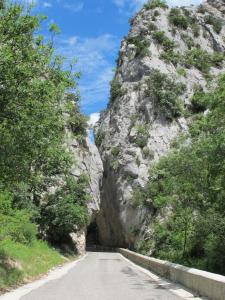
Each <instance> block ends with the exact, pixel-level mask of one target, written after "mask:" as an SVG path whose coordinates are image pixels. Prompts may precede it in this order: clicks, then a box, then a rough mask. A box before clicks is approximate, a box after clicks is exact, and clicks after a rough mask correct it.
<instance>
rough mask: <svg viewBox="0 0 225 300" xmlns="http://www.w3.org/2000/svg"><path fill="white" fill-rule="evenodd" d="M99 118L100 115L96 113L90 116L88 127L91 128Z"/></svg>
mask: <svg viewBox="0 0 225 300" xmlns="http://www.w3.org/2000/svg"><path fill="white" fill-rule="evenodd" d="M99 118H100V113H98V112H96V113H93V114H90V119H89V121H88V125H89V126H91V127H93V126H94V125H95V124H96V123H97V122H98V120H99Z"/></svg>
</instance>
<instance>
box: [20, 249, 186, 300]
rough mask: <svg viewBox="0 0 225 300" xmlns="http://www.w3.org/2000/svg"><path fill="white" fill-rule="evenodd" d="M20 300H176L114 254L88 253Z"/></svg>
mask: <svg viewBox="0 0 225 300" xmlns="http://www.w3.org/2000/svg"><path fill="white" fill-rule="evenodd" d="M20 299H21V300H180V299H185V298H182V297H179V296H177V295H175V294H173V293H172V292H171V291H170V290H169V287H168V286H167V285H161V284H160V282H157V281H155V280H154V279H153V278H151V277H150V276H149V275H148V274H145V272H143V271H141V270H140V268H139V267H136V266H135V265H134V264H132V263H130V262H129V261H127V260H126V259H124V258H123V257H122V255H120V254H118V253H101V252H99V253H96V252H90V253H88V255H87V257H86V258H85V259H83V260H81V261H80V262H78V263H77V265H76V266H75V267H74V268H73V269H71V270H70V271H69V272H68V273H67V274H66V275H65V276H63V277H61V278H59V279H57V280H52V281H50V282H47V283H46V284H44V285H43V286H41V287H39V288H38V289H36V290H33V291H32V292H30V293H29V294H27V295H26V296H23V297H21V298H20Z"/></svg>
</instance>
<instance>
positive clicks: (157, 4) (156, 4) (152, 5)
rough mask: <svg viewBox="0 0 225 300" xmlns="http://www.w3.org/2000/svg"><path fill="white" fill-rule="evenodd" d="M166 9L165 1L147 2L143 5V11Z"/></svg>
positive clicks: (150, 0)
mask: <svg viewBox="0 0 225 300" xmlns="http://www.w3.org/2000/svg"><path fill="white" fill-rule="evenodd" d="M157 7H159V8H168V5H167V4H166V1H164V0H149V1H148V2H147V3H146V4H145V5H144V8H145V9H154V8H157Z"/></svg>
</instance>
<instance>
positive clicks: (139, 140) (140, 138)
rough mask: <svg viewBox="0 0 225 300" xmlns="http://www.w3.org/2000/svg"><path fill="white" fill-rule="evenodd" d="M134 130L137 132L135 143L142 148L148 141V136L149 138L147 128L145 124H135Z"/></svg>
mask: <svg viewBox="0 0 225 300" xmlns="http://www.w3.org/2000/svg"><path fill="white" fill-rule="evenodd" d="M136 130H137V133H136V137H135V143H136V144H137V145H138V146H139V147H141V148H144V147H145V146H146V145H147V143H148V138H149V131H148V128H147V127H146V126H145V125H137V126H136Z"/></svg>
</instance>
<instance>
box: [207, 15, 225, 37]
mask: <svg viewBox="0 0 225 300" xmlns="http://www.w3.org/2000/svg"><path fill="white" fill-rule="evenodd" d="M204 20H205V22H206V24H210V25H212V26H213V30H214V31H215V32H216V33H218V34H219V33H220V32H221V30H222V27H223V22H222V21H221V19H219V18H216V17H214V16H212V15H207V16H205V18H204Z"/></svg>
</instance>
